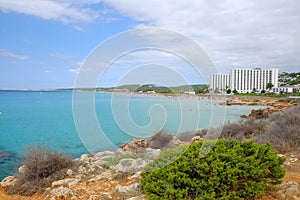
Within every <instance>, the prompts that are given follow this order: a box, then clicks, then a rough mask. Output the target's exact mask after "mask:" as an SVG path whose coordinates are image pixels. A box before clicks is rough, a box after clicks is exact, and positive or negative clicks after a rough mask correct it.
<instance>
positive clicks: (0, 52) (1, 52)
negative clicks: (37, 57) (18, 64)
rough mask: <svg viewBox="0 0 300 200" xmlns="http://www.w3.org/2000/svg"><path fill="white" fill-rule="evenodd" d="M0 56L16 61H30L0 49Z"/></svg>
mask: <svg viewBox="0 0 300 200" xmlns="http://www.w3.org/2000/svg"><path fill="white" fill-rule="evenodd" d="M0 56H3V57H10V58H15V59H18V60H29V59H30V58H29V56H26V55H21V54H16V53H12V52H9V51H7V50H6V49H0Z"/></svg>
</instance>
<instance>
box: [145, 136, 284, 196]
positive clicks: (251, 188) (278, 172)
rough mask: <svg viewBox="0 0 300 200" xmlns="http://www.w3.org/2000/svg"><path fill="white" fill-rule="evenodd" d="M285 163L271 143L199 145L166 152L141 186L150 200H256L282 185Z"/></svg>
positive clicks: (233, 142)
mask: <svg viewBox="0 0 300 200" xmlns="http://www.w3.org/2000/svg"><path fill="white" fill-rule="evenodd" d="M215 142H216V144H215ZM205 144H206V145H205ZM203 145H205V146H204V147H203ZM201 148H202V149H201ZM182 150H184V151H182ZM206 150H210V151H207V153H208V154H202V152H203V151H204V152H206ZM174 157H175V158H178V159H176V160H175V161H174V162H171V163H169V164H168V165H165V163H166V162H168V161H169V160H172V158H174ZM284 160H285V159H284V158H280V157H278V156H277V153H276V152H275V151H273V150H272V149H271V146H270V145H269V144H264V145H259V144H255V143H254V142H240V141H237V140H233V139H230V140H218V141H211V142H208V143H202V142H199V143H193V144H191V145H190V146H189V147H188V148H187V149H184V148H183V147H179V148H175V149H171V150H167V151H165V152H163V153H162V154H161V156H159V157H158V158H157V159H156V160H155V161H154V162H153V163H150V164H148V166H147V167H146V168H145V171H144V172H143V173H142V179H141V183H142V188H143V190H144V192H145V194H146V195H147V198H148V199H157V200H158V199H172V200H173V199H197V200H202V199H203V200H204V199H254V198H257V197H260V196H262V195H263V194H264V193H265V191H266V188H267V186H268V185H276V184H279V183H280V181H281V180H280V179H281V178H282V177H283V176H284V173H285V171H284V169H283V168H282V167H281V165H282V164H283V162H284ZM162 164H164V165H163V166H162Z"/></svg>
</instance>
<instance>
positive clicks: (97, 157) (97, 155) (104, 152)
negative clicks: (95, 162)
mask: <svg viewBox="0 0 300 200" xmlns="http://www.w3.org/2000/svg"><path fill="white" fill-rule="evenodd" d="M113 155H114V152H112V151H103V152H98V153H96V154H95V155H94V158H96V159H100V158H103V157H108V156H109V157H111V156H113Z"/></svg>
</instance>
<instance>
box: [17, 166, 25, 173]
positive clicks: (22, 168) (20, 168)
mask: <svg viewBox="0 0 300 200" xmlns="http://www.w3.org/2000/svg"><path fill="white" fill-rule="evenodd" d="M25 170H26V166H25V165H22V166H21V167H19V169H18V172H19V173H20V174H23V173H24V172H25Z"/></svg>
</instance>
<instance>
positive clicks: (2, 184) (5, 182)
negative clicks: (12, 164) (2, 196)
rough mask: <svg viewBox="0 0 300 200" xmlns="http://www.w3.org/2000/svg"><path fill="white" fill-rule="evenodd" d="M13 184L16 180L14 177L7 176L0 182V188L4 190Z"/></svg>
mask: <svg viewBox="0 0 300 200" xmlns="http://www.w3.org/2000/svg"><path fill="white" fill-rule="evenodd" d="M15 182H16V179H15V177H14V176H8V177H6V178H4V179H3V180H2V181H1V182H0V187H2V188H6V187H9V186H13V185H14V184H15Z"/></svg>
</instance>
